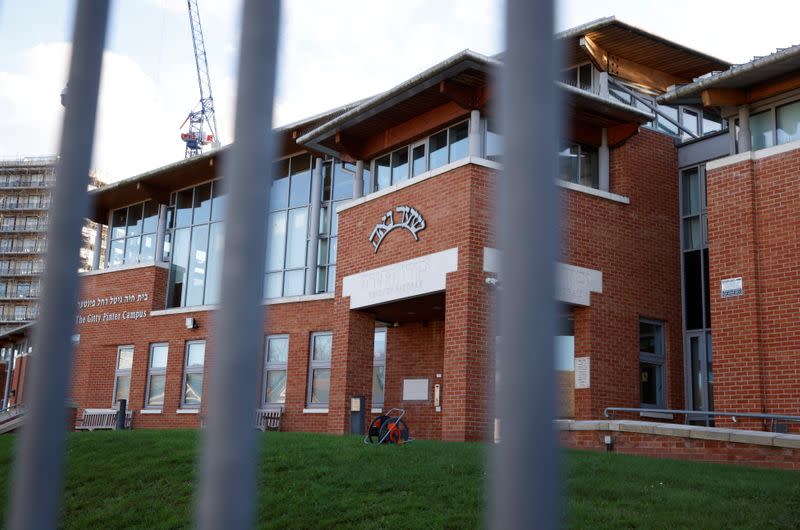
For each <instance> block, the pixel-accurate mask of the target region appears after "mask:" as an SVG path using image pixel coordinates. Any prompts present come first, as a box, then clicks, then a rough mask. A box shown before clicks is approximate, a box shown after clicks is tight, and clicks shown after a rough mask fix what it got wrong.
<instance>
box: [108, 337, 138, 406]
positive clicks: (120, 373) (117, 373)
mask: <svg viewBox="0 0 800 530" xmlns="http://www.w3.org/2000/svg"><path fill="white" fill-rule="evenodd" d="M124 349H130V351H131V368H120V367H119V357H120V354H121V353H122V350H124ZM135 351H136V349H135V348H134V346H133V344H122V345H120V346H117V357H116V361H115V362H114V392H113V393H112V394H111V407H112V408H115V409H116V408H119V399H117V387H118V383H119V378H120V377H125V376H126V375H127V376H128V397H127V401H126V405H130V401H131V394H130V388H131V379H132V375H131V372H132V370H133V356H134V353H135Z"/></svg>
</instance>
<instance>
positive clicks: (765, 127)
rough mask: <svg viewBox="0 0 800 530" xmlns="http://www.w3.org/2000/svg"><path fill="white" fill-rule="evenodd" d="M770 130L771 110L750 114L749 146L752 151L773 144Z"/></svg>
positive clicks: (771, 129)
mask: <svg viewBox="0 0 800 530" xmlns="http://www.w3.org/2000/svg"><path fill="white" fill-rule="evenodd" d="M772 131H773V128H772V111H771V110H767V111H764V112H759V113H758V114H753V115H752V116H750V146H751V148H752V149H753V151H756V150H757V149H764V148H765V147H772V146H773V145H774V144H775V142H774V141H773V134H772Z"/></svg>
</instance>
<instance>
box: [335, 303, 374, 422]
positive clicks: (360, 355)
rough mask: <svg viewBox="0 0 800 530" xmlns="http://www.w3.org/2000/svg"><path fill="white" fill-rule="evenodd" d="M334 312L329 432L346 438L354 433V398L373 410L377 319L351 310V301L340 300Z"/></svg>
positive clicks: (367, 408)
mask: <svg viewBox="0 0 800 530" xmlns="http://www.w3.org/2000/svg"><path fill="white" fill-rule="evenodd" d="M333 312H334V325H333V358H332V359H331V393H330V398H329V405H328V432H330V433H333V434H342V433H345V434H346V433H349V432H350V398H351V397H352V396H364V397H366V404H365V408H366V410H367V411H369V410H370V408H371V407H372V357H373V348H374V341H375V317H374V316H373V315H371V314H369V313H364V312H362V311H357V310H350V298H349V297H347V298H342V297H339V298H336V301H335V303H334V310H333ZM367 419H369V414H368V413H367Z"/></svg>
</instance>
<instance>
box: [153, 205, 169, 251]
mask: <svg viewBox="0 0 800 530" xmlns="http://www.w3.org/2000/svg"><path fill="white" fill-rule="evenodd" d="M166 234H167V206H166V205H165V204H159V205H158V225H157V226H156V256H155V261H156V263H161V262H163V261H164V238H165V236H166Z"/></svg>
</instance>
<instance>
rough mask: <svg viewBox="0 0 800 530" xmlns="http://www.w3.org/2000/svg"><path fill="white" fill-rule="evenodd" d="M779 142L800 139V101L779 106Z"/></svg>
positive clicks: (777, 112)
mask: <svg viewBox="0 0 800 530" xmlns="http://www.w3.org/2000/svg"><path fill="white" fill-rule="evenodd" d="M775 112H776V114H777V120H778V144H785V143H787V142H793V141H795V140H800V101H796V102H794V103H790V104H789V105H784V106H783V107H778V109H777V110H776V111H775Z"/></svg>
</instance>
